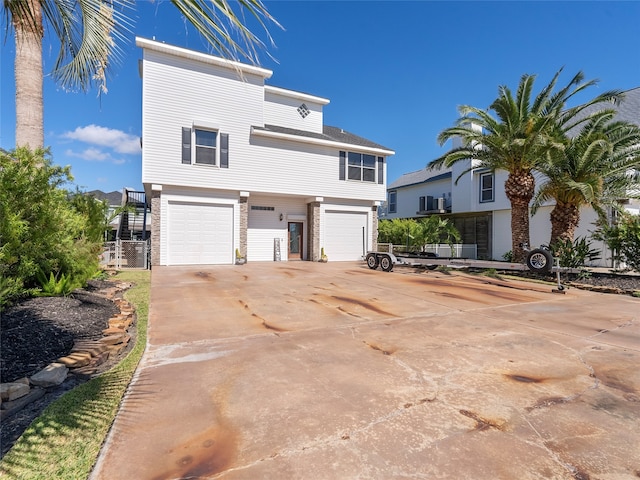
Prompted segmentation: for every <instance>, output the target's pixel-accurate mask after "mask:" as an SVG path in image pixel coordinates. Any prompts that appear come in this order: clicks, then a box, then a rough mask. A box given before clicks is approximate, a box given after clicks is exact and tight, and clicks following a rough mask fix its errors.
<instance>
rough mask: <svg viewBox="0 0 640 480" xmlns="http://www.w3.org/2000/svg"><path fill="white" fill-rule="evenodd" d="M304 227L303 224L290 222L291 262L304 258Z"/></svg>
mask: <svg viewBox="0 0 640 480" xmlns="http://www.w3.org/2000/svg"><path fill="white" fill-rule="evenodd" d="M302 226H303V224H302V223H301V222H289V260H300V259H301V258H302V245H303V243H302Z"/></svg>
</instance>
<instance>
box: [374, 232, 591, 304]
mask: <svg viewBox="0 0 640 480" xmlns="http://www.w3.org/2000/svg"><path fill="white" fill-rule="evenodd" d="M380 247H383V248H381V249H380V250H379V251H375V252H368V253H367V255H366V256H365V261H366V262H367V266H368V267H369V268H370V269H372V270H375V269H377V268H378V267H380V268H381V269H382V270H383V271H385V272H391V271H392V270H393V267H394V266H396V265H402V266H409V267H424V268H428V269H430V270H433V269H436V268H438V266H447V267H452V268H495V269H496V270H521V271H522V270H529V271H531V272H534V273H542V274H546V273H551V272H555V273H556V275H557V280H558V291H560V292H562V293H564V286H563V285H562V284H561V283H560V272H564V273H578V272H580V270H578V269H575V268H564V267H560V266H559V262H558V261H559V259H558V258H556V260H555V265H554V258H553V256H552V255H551V252H550V251H549V250H548V249H546V248H543V247H541V248H534V249H533V250H528V249H526V248H525V250H526V251H527V257H526V260H525V262H524V263H517V262H498V261H493V260H471V259H467V258H454V257H440V256H438V255H436V254H435V253H432V252H414V253H400V252H398V253H394V252H393V245H390V244H380ZM385 247H386V248H385ZM385 250H386V251H385Z"/></svg>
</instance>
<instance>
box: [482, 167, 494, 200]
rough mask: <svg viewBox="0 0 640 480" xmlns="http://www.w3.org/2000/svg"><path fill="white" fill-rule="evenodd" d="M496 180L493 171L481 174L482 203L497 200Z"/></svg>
mask: <svg viewBox="0 0 640 480" xmlns="http://www.w3.org/2000/svg"><path fill="white" fill-rule="evenodd" d="M494 180H495V177H494V175H493V173H481V174H480V203H486V202H493V201H494V200H495V195H494V193H495V186H494V183H495V182H494Z"/></svg>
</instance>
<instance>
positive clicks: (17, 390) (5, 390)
mask: <svg viewBox="0 0 640 480" xmlns="http://www.w3.org/2000/svg"><path fill="white" fill-rule="evenodd" d="M29 390H30V388H29V385H25V384H24V383H14V382H11V383H1V384H0V398H2V402H3V404H2V405H3V408H5V407H4V405H5V403H4V402H12V401H13V400H16V399H18V398H20V397H24V396H25V395H27V394H28V393H29Z"/></svg>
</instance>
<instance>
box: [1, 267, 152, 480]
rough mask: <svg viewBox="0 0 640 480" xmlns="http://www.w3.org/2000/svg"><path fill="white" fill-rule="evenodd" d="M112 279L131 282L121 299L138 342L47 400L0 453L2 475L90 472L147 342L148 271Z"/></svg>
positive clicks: (77, 478)
mask: <svg viewBox="0 0 640 480" xmlns="http://www.w3.org/2000/svg"><path fill="white" fill-rule="evenodd" d="M116 278H117V279H118V280H121V281H126V282H132V283H134V284H135V286H134V287H133V288H131V289H130V290H128V291H127V292H126V293H125V298H126V299H127V300H128V301H129V302H130V303H132V304H133V305H134V306H135V308H136V313H137V324H136V325H137V337H136V344H135V345H134V347H133V349H132V350H131V351H130V352H129V354H128V355H127V356H126V357H125V358H124V359H123V360H122V361H121V362H120V363H119V364H118V365H117V366H116V367H114V368H112V369H111V370H109V371H108V372H105V373H103V374H102V375H100V376H98V377H96V378H94V379H92V380H90V381H89V382H87V383H84V384H82V385H80V386H78V387H76V388H75V389H73V390H71V391H70V392H68V393H66V394H65V395H63V396H62V397H60V398H59V399H58V400H57V401H55V402H54V403H52V404H51V405H49V406H48V407H47V408H46V409H45V411H44V412H43V413H42V415H40V416H39V417H38V418H37V419H35V420H34V421H33V423H32V424H31V425H30V426H29V428H28V429H27V430H25V432H24V433H23V434H22V436H21V437H20V439H19V440H18V441H17V442H16V444H15V445H14V446H13V448H12V449H11V450H10V451H9V452H8V453H7V454H6V455H5V456H4V458H3V459H2V461H1V462H0V477H3V478H11V479H25V480H26V479H29V480H31V479H34V480H35V479H42V480H51V479H56V480H84V479H86V478H87V477H88V476H89V474H90V473H91V469H92V468H93V465H94V464H95V462H96V459H97V457H98V454H99V452H100V448H101V447H102V444H103V442H104V440H105V438H106V436H107V433H108V432H109V429H110V428H111V424H112V423H113V421H114V419H115V416H116V413H117V412H118V408H119V406H120V402H121V401H122V397H123V396H124V393H125V391H126V389H127V387H128V385H129V383H130V382H131V378H132V376H133V373H134V372H135V369H136V367H137V366H138V362H139V361H140V358H141V357H142V354H143V352H144V349H145V346H146V343H147V320H148V313H149V292H150V284H151V281H150V278H151V275H150V272H149V271H131V272H122V273H119V274H118V275H117V277H116Z"/></svg>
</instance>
